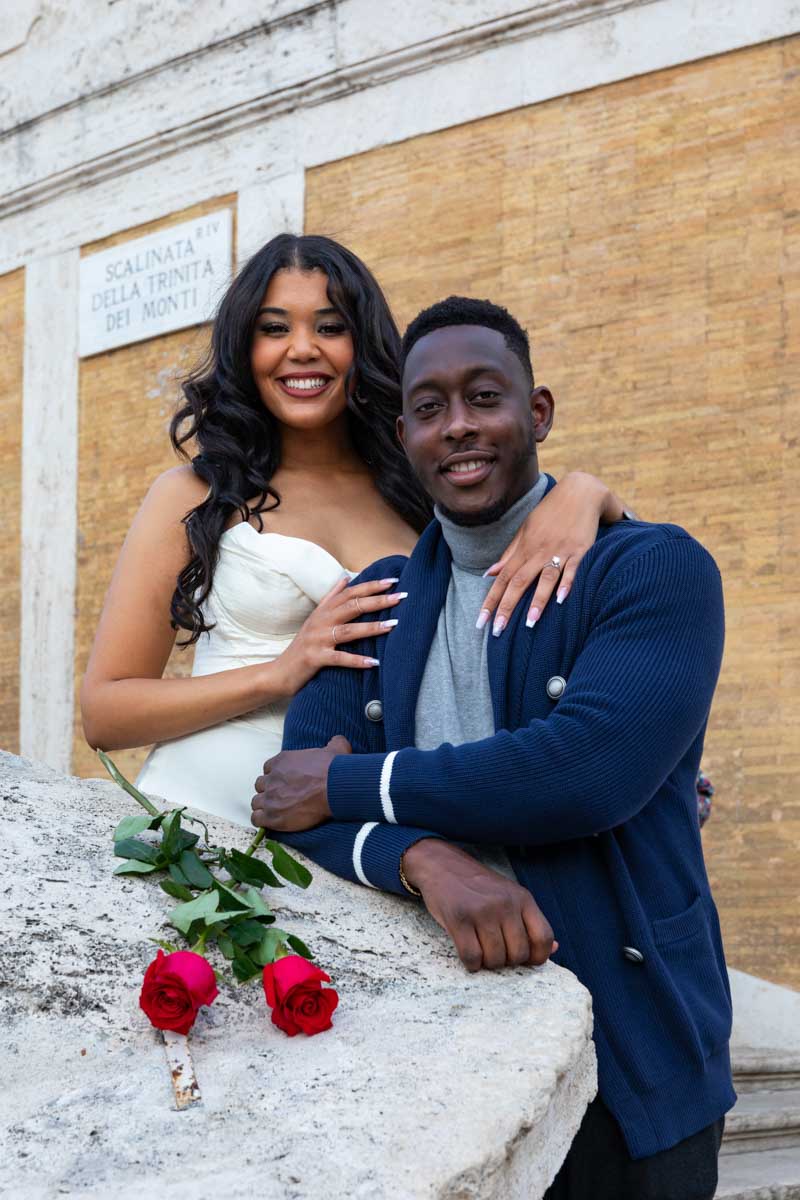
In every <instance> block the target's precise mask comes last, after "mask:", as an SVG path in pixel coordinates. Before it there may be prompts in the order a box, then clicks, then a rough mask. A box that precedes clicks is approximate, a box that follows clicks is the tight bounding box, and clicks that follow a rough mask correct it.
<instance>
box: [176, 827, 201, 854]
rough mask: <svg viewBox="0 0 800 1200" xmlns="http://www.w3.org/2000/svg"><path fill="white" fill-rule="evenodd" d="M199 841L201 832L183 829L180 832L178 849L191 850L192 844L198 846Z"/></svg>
mask: <svg viewBox="0 0 800 1200" xmlns="http://www.w3.org/2000/svg"><path fill="white" fill-rule="evenodd" d="M199 841H200V834H199V833H189V830H188V829H181V831H180V832H179V834H178V849H179V850H191V848H192V846H196V845H197V843H198V842H199Z"/></svg>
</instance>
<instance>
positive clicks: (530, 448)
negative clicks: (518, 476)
mask: <svg viewBox="0 0 800 1200" xmlns="http://www.w3.org/2000/svg"><path fill="white" fill-rule="evenodd" d="M535 456H536V438H535V437H534V433H533V426H531V433H530V440H529V442H528V445H527V446H526V448H525V450H524V451H522V452H521V453H520V455H519V457H518V459H517V462H516V464H515V465H516V466H517V467H518V468H519V470H520V471H523V470H524V469H525V468H526V467H527V466H529V464H530V460H531V458H532V457H533V458H534V459H535ZM538 477H539V472H538V470H537V472H536V479H538ZM536 479H534V480H533V483H531V485H530V487H528V488H526V489H525V491H522V492H520V493H519V495H517V496H514V495H506V496H503V498H502V499H501V500H497V501H495V503H494V504H492V505H490V506H489V507H488V508H484V509H481V510H480V512H471V513H463V512H454V511H453V509H451V508H445V506H444V505H443V504H440V505H438V508H439V512H440V513H441V514H442V516H444V517H447V519H448V521H452V522H453V524H454V525H461V526H462V527H464V528H468V529H471V528H475V527H477V526H480V525H493V524H494V522H495V521H499V520H500V518H501V517H504V516H505V514H506V513H507V512H508V510H509V509H510V508H511V507H512V505H514V504H516V503H517V501H518V500H521V499H522V497H523V496H524V495H525V492H526V491H530V488H532V487H534V486H535V484H536Z"/></svg>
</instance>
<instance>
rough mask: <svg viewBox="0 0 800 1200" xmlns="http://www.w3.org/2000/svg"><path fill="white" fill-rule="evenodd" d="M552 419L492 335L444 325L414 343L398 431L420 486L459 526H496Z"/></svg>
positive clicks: (538, 392) (531, 470)
mask: <svg viewBox="0 0 800 1200" xmlns="http://www.w3.org/2000/svg"><path fill="white" fill-rule="evenodd" d="M552 422H553V398H552V396H551V395H550V392H549V391H548V390H547V388H535V389H533V390H531V385H530V381H529V379H528V378H527V376H526V374H525V370H524V368H523V366H522V363H521V362H520V360H519V359H518V358H517V356H516V354H514V352H513V351H512V350H509V348H508V346H507V345H506V343H505V339H504V337H503V335H502V334H501V333H499V332H498V331H497V330H495V329H486V328H485V327H484V326H482V325H449V326H447V327H445V328H443V329H436V330H434V331H433V332H432V333H429V334H426V336H425V337H422V338H420V340H419V341H418V342H417V343H416V344H415V345H414V347H413V348H412V350H411V353H410V354H409V356H408V359H407V360H406V366H405V370H404V372H403V416H402V417H400V418H399V419H398V422H397V432H398V435H399V437H400V440H401V442H402V443H403V447H404V449H405V452H406V455H407V456H408V460H409V462H410V463H411V466H412V468H413V470H414V472H415V473H416V475H417V477H418V479H419V481H420V483H421V484H422V486H423V487H424V489H425V491H426V492H427V493H428V495H429V496H430V497H431V499H432V500H433V501H434V502H435V503H436V504H438V506H439V508H440V509H442V510H443V512H444V513H445V514H446V515H447V516H450V517H451V518H452V519H453V520H455V521H456V522H457V523H459V524H462V525H483V524H487V523H488V522H490V521H495V520H497V519H498V518H499V517H500V516H502V515H503V513H504V512H506V511H507V509H509V508H510V507H511V505H512V504H514V502H515V501H516V500H519V498H520V497H521V496H523V495H524V494H525V492H527V491H530V489H531V488H532V487H533V485H534V483H535V482H536V480H537V478H538V475H539V465H538V462H537V458H536V443H537V442H543V441H544V439H545V438H546V437H547V434H548V433H549V432H550V426H551V425H552Z"/></svg>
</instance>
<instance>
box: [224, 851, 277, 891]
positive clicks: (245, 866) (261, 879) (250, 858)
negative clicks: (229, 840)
mask: <svg viewBox="0 0 800 1200" xmlns="http://www.w3.org/2000/svg"><path fill="white" fill-rule="evenodd" d="M225 865H226V866H227V868H228V870H229V871H230V873H231V875H233V877H234V879H238V880H239V882H240V883H253V884H255V885H256V887H259V888H260V887H264V886H265V885H266V886H267V887H283V884H282V883H281V881H280V879H278V877H277V875H275V873H274V872H273V871H271V870H270V868H269V867H268V866H267V864H266V863H265V862H264V861H263V859H260V858H256V857H255V856H254V855H250V854H242V852H241V850H231V851H230V853H229V854H228V856H227V859H226V863H225Z"/></svg>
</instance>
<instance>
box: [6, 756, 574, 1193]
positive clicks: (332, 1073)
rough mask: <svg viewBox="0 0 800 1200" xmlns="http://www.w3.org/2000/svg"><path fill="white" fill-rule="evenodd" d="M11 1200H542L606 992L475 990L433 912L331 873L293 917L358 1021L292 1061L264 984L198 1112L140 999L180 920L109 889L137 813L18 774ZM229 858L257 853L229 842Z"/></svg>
mask: <svg viewBox="0 0 800 1200" xmlns="http://www.w3.org/2000/svg"><path fill="white" fill-rule="evenodd" d="M0 796H1V797H2V808H3V823H4V825H3V840H4V873H5V878H6V881H7V882H8V881H10V883H11V888H10V889H8V888H7V887H6V888H4V889H3V890H2V891H0V909H2V919H0V974H1V975H2V978H3V979H4V980H5V981H6V986H5V987H4V988H3V989H2V990H1V991H0V1005H2V1009H3V1014H2V1020H1V1021H0V1057H2V1061H3V1063H4V1070H3V1087H2V1090H0V1129H4V1130H7V1133H6V1135H5V1147H4V1152H3V1153H2V1155H0V1192H3V1193H4V1194H8V1195H13V1196H14V1197H15V1200H39V1198H40V1197H41V1198H42V1200H44V1197H51V1196H55V1195H57V1194H59V1193H62V1194H63V1193H67V1194H76V1195H77V1194H80V1195H87V1196H98V1197H99V1196H109V1195H113V1196H115V1197H116V1198H117V1200H134V1198H135V1200H139V1198H140V1197H141V1196H144V1195H163V1196H169V1197H170V1198H171V1200H197V1197H198V1196H210V1195H221V1196H225V1198H226V1200H245V1198H247V1200H250V1198H251V1197H252V1196H254V1195H258V1196H259V1197H263V1198H264V1200H271V1198H273V1197H274V1198H275V1200H279V1198H280V1200H283V1198H284V1197H287V1196H292V1197H294V1198H296V1200H302V1198H304V1197H314V1200H317V1198H318V1197H319V1196H320V1195H330V1196H342V1197H348V1198H354V1197H363V1198H368V1197H370V1198H371V1197H376V1198H378V1197H387V1196H399V1197H403V1198H404V1200H406V1198H407V1200H412V1198H415V1197H437V1198H439V1197H441V1198H445V1197H448V1198H451V1200H484V1198H485V1200H516V1198H517V1197H518V1198H519V1200H523V1198H524V1200H535V1198H536V1197H540V1196H541V1195H542V1194H543V1192H544V1190H545V1189H546V1187H547V1186H548V1185H549V1182H550V1181H551V1179H552V1177H553V1175H554V1174H555V1172H556V1170H557V1169H558V1166H559V1165H560V1163H561V1161H562V1160H563V1157H564V1155H565V1153H566V1151H567V1149H568V1147H569V1144H570V1142H571V1139H572V1137H573V1136H574V1133H575V1131H576V1130H577V1127H578V1125H579V1123H580V1120H581V1116H582V1114H583V1111H584V1109H585V1106H586V1104H587V1103H588V1102H589V1100H590V1099H591V1098H592V1096H593V1095H594V1092H595V1086H596V1084H595V1063H594V1052H593V1045H592V1042H591V1003H590V999H589V996H588V993H587V992H586V991H585V989H584V988H583V987H581V985H580V984H579V983H578V982H577V980H575V978H574V977H573V976H572V975H570V974H569V973H568V972H567V971H564V970H561V969H559V968H558V967H556V966H554V965H553V964H547V965H546V966H545V967H544V968H542V969H540V970H535V971H531V970H510V971H504V972H500V973H496V974H490V973H487V972H482V973H480V974H478V975H475V976H470V975H468V974H467V973H466V972H465V971H464V970H463V968H462V967H461V965H460V964H459V963H458V961H457V959H456V958H455V956H454V954H453V951H452V949H451V947H450V944H449V942H448V939H447V938H446V937H445V935H444V934H443V933H442V932H441V931H440V930H439V928H438V927H437V926H436V925H435V924H434V922H433V921H432V920H431V919H430V918H429V917H428V916H427V914H426V913H425V912H424V910H423V909H421V908H420V907H419V906H417V905H416V904H414V903H412V902H406V901H404V900H400V899H396V898H394V897H387V896H383V895H379V894H376V893H374V892H369V893H367V892H366V891H365V890H364V889H362V888H360V887H358V886H357V885H351V884H348V883H344V882H342V881H340V880H338V879H336V878H334V877H333V876H330V875H328V874H326V873H325V872H323V871H321V870H317V871H316V878H315V880H314V883H313V884H312V887H311V889H310V890H309V891H308V892H307V893H304V892H300V891H298V890H296V889H293V888H289V887H287V888H286V890H285V892H283V893H281V894H280V906H279V907H280V912H281V921H282V923H283V924H285V925H288V926H289V927H290V928H292V927H293V928H295V929H297V931H298V932H301V933H302V935H304V936H306V937H307V938H308V940H309V942H311V944H312V946H313V948H314V949H315V951H316V953H317V955H318V958H319V960H320V961H321V963H322V965H324V966H325V968H326V969H328V970H330V972H331V974H332V975H333V977H334V982H335V984H336V986H337V988H338V990H339V992H340V996H341V1003H340V1007H339V1009H338V1011H337V1013H336V1017H335V1026H334V1029H333V1030H332V1031H330V1032H328V1033H325V1034H322V1035H320V1036H318V1037H316V1038H313V1039H306V1038H304V1037H302V1036H300V1037H297V1038H294V1039H288V1038H286V1037H284V1035H283V1034H281V1033H280V1032H279V1031H277V1030H276V1029H275V1028H274V1027H273V1026H272V1025H271V1023H270V1021H269V1019H268V1015H267V1010H266V1008H265V1006H264V1002H263V998H262V994H261V989H260V986H258V985H257V984H251V985H247V986H245V987H242V988H235V987H228V986H227V985H226V986H225V987H224V988H223V990H222V994H221V995H220V997H219V999H218V1000H217V1002H216V1003H215V1005H214V1006H213V1008H211V1009H205V1010H203V1012H202V1013H201V1016H200V1018H199V1019H198V1022H197V1024H196V1026H195V1029H194V1031H193V1033H192V1037H191V1044H192V1052H193V1057H194V1062H195V1067H196V1070H197V1075H198V1078H199V1082H200V1086H201V1089H202V1093H203V1103H202V1104H200V1105H196V1106H193V1107H192V1108H191V1109H189V1110H187V1111H184V1112H180V1113H179V1112H177V1111H175V1110H174V1109H173V1107H172V1104H171V1098H172V1093H171V1087H170V1081H169V1078H168V1075H167V1070H166V1064H165V1059H164V1054H163V1049H162V1047H161V1046H160V1045H159V1040H158V1035H157V1034H156V1033H155V1032H154V1031H153V1030H152V1029H151V1028H150V1026H149V1025H148V1024H147V1022H146V1020H145V1018H144V1016H143V1015H142V1014H141V1013H140V1012H139V1010H138V1008H137V999H138V986H139V983H140V979H141V974H142V971H143V968H144V966H145V965H146V963H147V962H148V961H149V959H150V958H151V957H152V956H153V953H154V948H153V946H152V945H150V944H149V943H148V941H147V936H148V935H149V934H151V933H158V932H159V930H160V927H161V924H162V922H163V918H164V914H165V912H166V911H167V909H168V906H169V905H170V903H171V901H169V899H168V898H167V897H166V896H165V895H164V894H163V893H162V892H161V891H160V890H159V889H158V887H157V886H156V885H155V884H154V883H153V882H152V881H150V882H149V883H148V882H147V881H143V880H141V879H134V880H129V879H128V880H126V879H122V878H116V879H114V878H112V877H111V870H112V869H113V865H114V860H113V858H112V853H111V830H112V828H113V826H114V824H115V823H116V821H117V820H118V819H119V818H120V817H121V816H122V815H124V814H125V813H126V812H129V811H131V802H130V801H129V800H128V799H127V798H126V797H124V796H123V795H122V793H121V792H119V791H118V790H117V789H115V788H114V787H113V785H111V784H106V783H101V782H96V781H82V780H75V779H68V778H66V777H64V776H61V775H57V774H55V773H54V772H51V771H50V770H49V769H47V768H45V767H43V766H39V765H35V764H31V763H29V762H27V761H25V760H23V759H19V758H15V757H13V756H12V755H7V754H0ZM212 833H213V834H214V835H216V838H217V839H218V840H224V841H225V842H227V843H228V844H238V845H239V846H244V845H245V844H246V839H247V833H246V831H244V830H241V829H238V828H237V827H235V826H226V825H225V824H224V823H222V822H214V823H213V829H212Z"/></svg>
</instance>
